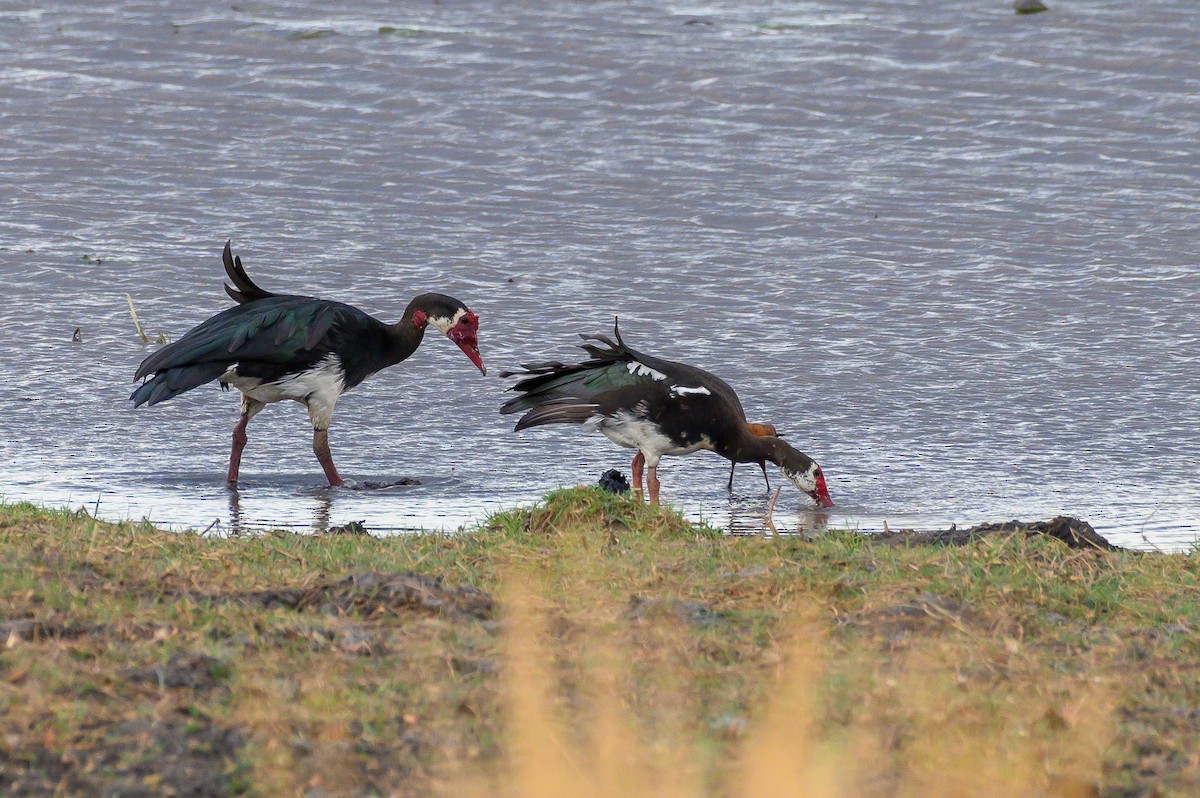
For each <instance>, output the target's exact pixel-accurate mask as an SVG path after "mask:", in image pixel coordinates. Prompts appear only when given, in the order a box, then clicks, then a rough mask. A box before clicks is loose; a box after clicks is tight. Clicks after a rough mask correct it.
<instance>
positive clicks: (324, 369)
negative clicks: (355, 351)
mask: <svg viewBox="0 0 1200 798" xmlns="http://www.w3.org/2000/svg"><path fill="white" fill-rule="evenodd" d="M219 379H220V381H221V382H223V383H226V384H227V385H232V386H233V387H234V388H237V389H238V390H239V391H241V392H242V394H243V397H244V398H243V400H242V410H243V412H247V411H248V412H249V414H250V415H251V416H253V415H254V414H255V413H257V412H258V411H259V410H261V409H262V405H268V404H271V403H272V402H280V401H283V400H284V399H292V400H294V401H297V402H303V403H304V404H305V405H307V406H308V417H309V418H310V419H312V425H313V429H316V430H322V429H329V421H330V419H332V418H333V408H334V405H336V404H337V400H338V397H339V396H341V395H342V394H343V393H344V392H345V390H346V372H345V370H344V369H343V368H342V361H341V360H340V359H339V358H338V356H337V355H334V354H329V355H326V356H325V359H324V360H322V361H321V362H320V363H318V364H317V365H316V366H314V367H313V368H311V369H309V370H308V371H304V372H301V373H299V374H292V375H290V376H288V377H284V378H283V379H282V380H279V381H278V382H263V381H262V380H260V379H258V378H257V377H243V376H241V375H240V374H238V373H237V365H236V364H235V365H233V366H230V367H229V368H228V369H227V370H226V371H225V373H224V374H222V375H221V376H220V377H219ZM247 400H249V401H247Z"/></svg>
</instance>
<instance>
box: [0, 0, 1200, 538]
mask: <svg viewBox="0 0 1200 798" xmlns="http://www.w3.org/2000/svg"><path fill="white" fill-rule="evenodd" d="M1051 6H1052V7H1051V9H1050V11H1049V12H1047V13H1044V14H1038V15H1035V16H1018V15H1016V14H1014V13H1013V11H1012V8H1011V4H1009V3H1006V2H995V3H982V4H974V5H971V6H967V5H964V4H956V3H945V4H937V3H927V2H915V0H890V1H889V2H886V3H884V2H870V1H869V2H865V3H858V4H854V7H853V10H849V7H843V6H839V5H836V4H835V5H834V6H830V5H828V4H815V3H795V4H776V3H756V2H750V3H747V2H736V3H734V2H727V3H722V2H712V3H665V4H645V3H626V2H620V3H607V2H588V3H571V2H567V3H556V4H542V3H522V2H517V3H503V4H480V3H466V4H420V5H416V6H412V5H397V4H395V3H385V2H369V1H367V2H363V1H361V0H356V2H353V3H349V2H323V3H308V4H305V3H298V2H248V3H236V4H233V5H232V6H230V4H227V3H224V4H207V5H206V6H197V4H193V3H182V2H166V3H148V2H123V3H112V2H97V3H91V4H86V5H85V4H78V3H67V2H57V3H56V2H39V3H32V2H17V3H10V4H6V5H5V6H4V8H3V9H0V33H3V35H2V36H0V113H2V114H3V117H2V118H3V130H4V135H3V136H0V175H2V176H3V179H2V180H0V198H2V199H3V208H4V211H3V214H0V269H2V276H3V286H4V292H3V297H2V298H0V321H2V322H3V335H2V336H0V375H2V377H0V413H2V416H3V419H4V425H3V433H2V435H0V456H2V457H3V461H4V467H3V469H2V470H0V493H2V494H3V495H4V496H5V497H7V498H9V499H30V500H34V501H41V502H48V503H52V504H65V505H87V506H89V507H91V508H94V509H97V510H98V512H99V513H100V515H101V516H104V517H109V518H124V517H134V518H140V517H143V516H145V517H149V518H150V519H151V520H152V521H155V522H157V523H160V524H164V525H168V526H173V527H189V526H190V527H198V528H205V527H208V526H209V525H210V524H213V523H214V522H216V524H217V526H216V528H217V529H222V530H232V529H251V528H262V527H268V526H280V527H288V528H294V529H300V530H304V529H313V528H315V529H323V528H325V527H326V526H328V525H330V524H341V523H345V522H346V521H349V520H360V519H361V520H364V521H365V522H366V526H367V528H368V529H372V530H376V531H388V530H404V529H413V528H439V529H456V528H458V527H460V526H470V525H471V524H473V523H475V522H476V521H478V520H479V519H480V518H481V517H483V516H484V515H485V514H486V513H487V512H489V511H492V510H495V509H498V508H503V507H511V506H515V505H518V504H521V503H524V502H529V501H532V500H533V499H535V498H536V497H538V496H540V495H541V494H543V493H544V492H545V491H547V490H549V489H551V488H554V487H556V486H558V485H564V484H575V483H579V482H592V481H594V480H596V479H597V478H598V477H599V476H600V474H601V473H603V472H604V471H605V470H606V469H608V468H610V467H618V468H622V469H623V470H626V471H627V470H628V457H627V456H626V453H625V452H624V450H619V449H616V448H615V447H614V446H612V445H611V444H609V443H608V442H607V441H606V440H605V439H603V438H602V437H600V436H591V437H588V436H585V435H583V434H580V433H579V432H578V431H577V430H571V429H564V428H560V429H543V430H534V431H529V432H525V433H522V434H520V435H515V434H513V433H512V432H511V425H512V419H508V418H502V417H501V416H499V415H498V414H497V413H496V408H497V407H498V405H499V404H500V402H501V400H502V393H501V392H502V390H503V388H504V387H505V384H504V382H502V381H501V380H500V379H498V378H497V377H495V376H494V374H495V373H496V372H498V371H500V370H502V369H503V368H506V367H511V366H513V365H514V364H515V363H517V362H520V361H526V360H530V359H545V358H548V357H554V358H560V359H561V358H568V357H572V356H573V352H572V349H571V347H572V345H573V342H574V340H575V334H576V333H580V332H583V333H591V332H603V331H606V330H607V329H608V328H610V327H611V321H612V317H613V316H614V315H615V314H620V316H621V319H622V327H623V330H624V332H625V335H626V338H627V340H628V341H629V342H630V343H631V344H632V345H633V346H635V347H639V348H642V349H644V350H646V351H649V352H652V353H655V354H658V355H662V356H666V357H671V358H675V359H681V360H686V361H688V362H691V363H694V364H697V365H700V366H704V367H707V368H710V369H711V370H713V371H715V372H717V373H719V374H720V375H721V376H723V377H724V378H725V379H727V380H728V381H729V382H730V383H731V384H733V385H734V386H735V387H736V388H737V389H738V390H739V392H740V394H741V396H742V399H743V401H744V404H745V405H746V407H747V410H748V412H749V414H750V416H751V418H752V420H757V421H766V422H772V423H774V424H775V425H776V426H777V427H779V429H781V430H782V431H784V432H785V434H786V435H787V436H788V439H789V440H790V441H791V442H793V443H794V444H796V445H798V446H799V447H800V448H801V449H803V450H804V451H806V452H808V453H809V454H811V455H812V456H814V457H815V458H817V459H818V460H819V461H820V462H821V463H822V465H823V466H824V468H825V470H826V473H827V475H828V477H829V487H830V491H831V493H832V495H833V497H834V500H835V501H836V502H837V507H836V508H835V510H834V511H833V512H832V513H831V514H830V515H829V516H828V518H816V517H814V516H813V514H812V513H811V512H810V511H809V510H808V509H806V508H807V505H806V503H805V502H804V500H803V499H802V497H801V496H800V495H799V494H798V493H797V492H796V491H795V490H792V489H790V488H788V489H785V492H784V494H783V496H782V498H781V500H780V503H779V505H778V507H777V508H776V524H777V526H779V527H781V528H793V529H794V528H797V527H798V526H810V525H812V524H814V523H822V522H824V523H828V524H831V525H850V526H853V527H858V528H862V529H865V530H872V529H880V528H882V526H883V524H884V522H885V521H886V522H887V523H888V524H889V525H890V527H891V528H897V527H901V526H912V527H917V528H927V529H928V528H938V527H943V526H945V525H947V524H949V523H951V522H957V523H960V524H973V523H977V522H981V521H996V520H1006V519H1008V518H1012V517H1021V518H1024V519H1027V520H1036V519H1042V518H1049V517H1051V516H1054V515H1058V514H1069V515H1073V516H1078V517H1080V518H1084V519H1087V520H1088V521H1090V522H1091V523H1092V524H1093V525H1094V526H1095V527H1096V529H1097V530H1098V531H1099V532H1100V533H1102V534H1104V535H1106V536H1107V537H1109V538H1110V539H1111V540H1113V541H1114V542H1117V543H1121V544H1125V545H1138V546H1146V545H1147V543H1146V542H1145V541H1144V540H1143V538H1142V534H1143V533H1144V535H1145V536H1146V538H1148V539H1149V541H1152V542H1153V543H1155V544H1157V545H1159V546H1162V547H1164V548H1171V549H1182V548H1186V547H1188V546H1189V545H1190V544H1191V543H1192V542H1193V541H1195V540H1196V539H1197V535H1198V534H1200V532H1198V530H1200V526H1198V523H1197V522H1198V520H1200V519H1198V513H1197V500H1198V499H1200V491H1198V490H1197V479H1196V477H1197V474H1196V460H1197V454H1198V451H1200V443H1198V440H1197V430H1196V421H1197V418H1198V416H1200V413H1198V411H1200V398H1198V397H1200V375H1198V368H1197V313H1198V310H1197V308H1198V306H1200V301H1198V300H1200V276H1198V275H1197V249H1198V244H1197V242H1200V206H1198V204H1197V201H1198V197H1200V157H1197V152H1196V149H1197V141H1200V105H1198V103H1197V98H1198V97H1200V67H1198V66H1197V61H1196V57H1195V43H1196V41H1198V40H1200V16H1197V15H1196V14H1195V8H1194V5H1193V4H1191V3H1187V2H1183V0H1177V1H1175V2H1170V1H1165V2H1154V3H1147V4H1130V3H1128V2H1115V1H1109V2H1104V1H1100V2H1093V3H1087V4H1071V3H1052V4H1051ZM226 238H232V239H233V240H234V244H235V247H236V249H237V251H238V252H240V253H241V255H242V257H243V259H244V260H245V262H246V264H247V268H248V269H249V271H250V274H251V275H252V276H253V277H255V279H257V280H259V281H260V282H261V283H262V284H263V285H264V286H265V287H267V288H268V289H271V290H275V291H280V292H301V293H315V294H319V295H322V296H329V297H332V298H337V299H342V300H345V301H349V302H352V303H355V304H358V305H360V306H361V307H363V308H365V309H367V310H368V311H370V312H373V313H376V314H378V315H380V316H382V317H385V318H389V319H393V318H395V317H396V316H398V314H399V313H400V312H401V310H402V309H403V307H404V305H405V304H406V303H407V301H408V299H409V298H410V297H411V296H412V295H414V294H415V293H418V292H419V291H423V290H429V289H436V290H442V291H445V292H448V293H451V294H454V295H456V296H458V297H460V298H462V299H464V300H465V301H467V302H468V303H469V304H470V305H471V306H472V307H473V308H474V309H475V310H476V311H477V312H478V313H479V314H480V316H481V317H482V326H481V333H480V343H481V346H482V348H483V351H484V356H485V358H486V360H487V362H488V365H489V367H490V368H491V370H492V373H493V376H489V377H487V378H483V377H480V375H479V374H478V373H477V372H475V370H474V369H473V368H471V365H470V364H469V363H468V362H467V361H466V360H465V359H464V358H463V357H462V356H461V354H460V353H458V351H457V350H456V349H455V348H454V347H453V346H451V345H450V344H449V343H448V342H446V341H440V340H432V339H431V340H429V341H427V343H426V344H425V346H423V347H422V349H421V350H420V351H419V352H418V353H417V355H416V356H415V357H414V358H413V359H411V360H410V361H409V362H406V363H404V364H402V365H401V366H399V367H397V368H395V369H392V370H390V371H387V372H384V373H382V374H379V375H377V376H375V377H373V378H372V379H370V380H369V381H368V382H367V383H365V384H364V385H363V386H361V388H360V389H359V390H357V391H355V392H354V393H351V394H349V395H347V396H346V397H344V398H343V400H342V402H341V403H340V405H339V408H338V413H337V415H336V416H335V419H334V426H333V430H332V436H331V439H332V442H333V447H334V454H335V457H336V458H337V460H338V463H339V466H340V468H341V469H342V471H343V472H344V473H345V474H347V475H348V476H350V477H352V478H355V479H360V480H363V479H377V480H381V481H391V480H396V479H400V478H403V477H416V478H417V479H419V480H421V481H422V483H423V484H421V485H419V486H410V487H397V488H393V489H387V490H375V491H362V492H349V491H333V492H331V491H328V490H324V489H322V488H321V487H320V485H321V481H322V480H321V478H320V469H319V467H318V466H317V464H316V462H315V460H314V458H313V457H312V455H311V453H310V451H309V432H308V430H307V423H306V417H305V414H304V412H303V410H302V408H300V407H299V406H298V405H291V406H286V407H284V406H275V407H272V408H270V409H269V410H268V411H267V412H264V413H263V414H262V415H261V416H259V417H258V418H257V419H255V421H254V423H253V424H252V425H251V428H250V444H249V446H248V448H247V450H246V455H245V459H244V461H243V476H244V485H243V488H242V490H241V491H240V493H239V494H238V495H237V496H236V497H231V496H230V495H229V494H228V493H227V492H226V490H225V489H224V487H223V485H222V481H221V479H222V474H223V472H224V467H225V464H226V458H227V454H228V445H229V434H230V431H231V427H232V424H233V422H234V420H235V415H236V398H235V397H234V396H232V395H228V394H226V395H223V394H221V393H220V392H219V391H218V390H217V389H215V388H212V387H209V388H207V389H201V390H197V391H195V392H193V393H191V394H189V395H187V396H185V397H182V398H180V399H177V400H175V401H172V402H169V403H167V404H165V405H162V406H159V407H156V408H153V409H151V410H149V411H146V410H140V411H137V412H134V411H133V410H132V409H131V408H130V407H129V406H128V403H127V402H126V397H127V395H128V393H129V391H130V389H131V387H132V386H131V385H130V382H129V381H130V377H131V375H132V374H133V371H134V370H135V368H136V366H137V364H138V362H139V361H140V360H141V359H142V358H143V357H145V356H146V355H147V354H148V353H149V352H150V351H152V348H153V346H152V345H145V344H143V343H142V342H141V341H140V340H139V339H138V338H137V337H136V336H135V335H134V333H133V329H132V324H131V322H130V319H129V314H128V310H127V307H126V300H125V294H126V293H129V294H130V295H131V296H132V297H133V299H134V301H135V302H136V303H137V308H138V312H139V314H140V317H141V319H142V321H143V323H144V325H145V327H146V329H147V331H148V332H149V333H150V334H152V335H157V334H159V333H164V334H166V335H168V336H171V337H177V336H179V335H180V334H182V333H183V332H184V331H186V330H187V329H188V328H189V327H190V326H192V325H193V324H195V323H197V322H199V321H201V320H202V319H203V318H205V317H206V316H208V315H210V314H212V313H214V312H216V311H218V310H220V309H222V308H223V307H225V306H226V305H227V304H228V301H227V300H226V299H225V298H224V295H223V293H222V291H221V287H220V286H221V279H222V273H221V269H220V259H219V254H220V248H221V246H222V244H223V243H224V241H225V239H226ZM76 328H79V329H80V334H81V337H82V341H81V342H74V341H72V333H73V332H74V331H75V329H76ZM725 475H726V465H725V463H724V462H723V461H721V460H720V459H719V458H716V457H714V456H712V455H706V454H696V455H693V456H691V457H687V458H678V459H674V460H671V461H669V462H668V463H667V464H666V465H665V467H664V468H663V470H662V477H663V484H664V488H663V490H664V496H665V497H666V499H667V500H668V501H670V502H671V503H672V504H674V505H676V506H678V507H680V508H682V509H683V510H684V511H685V512H686V513H688V514H689V515H690V516H692V517H694V518H700V517H703V518H705V519H709V520H712V521H714V522H716V523H719V524H723V525H726V526H730V527H732V528H735V529H741V530H755V529H757V528H759V527H760V526H761V524H760V521H759V518H760V515H761V513H762V511H763V510H764V508H765V506H766V502H767V499H768V494H767V493H766V491H765V490H764V489H763V487H762V485H761V477H760V476H758V475H757V474H756V473H755V472H754V470H753V468H752V467H742V468H741V469H739V473H738V477H737V481H736V485H735V491H734V493H733V495H732V496H731V495H729V494H728V493H726V491H725V488H724V485H725ZM772 478H773V479H774V480H776V481H779V479H780V477H779V476H778V474H777V472H775V473H774V474H773V477H772Z"/></svg>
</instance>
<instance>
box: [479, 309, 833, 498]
mask: <svg viewBox="0 0 1200 798" xmlns="http://www.w3.org/2000/svg"><path fill="white" fill-rule="evenodd" d="M613 335H614V337H615V339H616V340H615V341H614V340H612V339H610V338H608V337H606V336H603V335H595V336H581V337H582V338H583V339H584V341H596V342H597V343H584V344H583V345H582V347H583V349H584V351H585V352H587V353H588V355H590V356H591V357H590V359H589V360H585V361H583V362H582V363H576V364H574V365H564V364H562V363H532V364H528V365H523V366H522V368H523V369H524V370H523V371H519V372H505V373H503V374H501V376H502V377H513V376H516V377H521V378H522V379H521V380H520V381H519V382H517V383H516V384H515V385H513V386H512V387H511V388H510V389H509V390H511V391H516V392H517V393H518V394H519V395H518V396H516V397H514V398H513V399H510V400H509V401H508V402H506V403H505V404H504V405H503V406H502V407H501V408H500V412H501V413H505V414H508V413H521V412H523V413H525V415H523V416H522V417H521V419H520V420H519V421H518V422H517V425H516V429H517V430H522V429H525V428H526V427H538V426H541V425H543V424H582V425H583V426H584V428H585V429H588V430H599V431H600V432H602V433H604V435H605V436H606V437H607V438H608V439H609V440H611V441H612V442H613V443H616V444H618V445H620V446H624V447H627V448H630V449H636V450H637V454H636V455H634V458H633V468H632V470H633V484H634V489H635V490H636V491H637V493H638V495H639V496H640V495H641V493H642V469H643V467H645V468H646V469H647V474H646V485H647V487H648V488H649V492H650V501H651V503H653V504H657V503H658V497H659V481H658V474H657V470H658V461H659V459H660V458H661V457H662V456H663V455H684V454H691V453H692V452H695V451H699V450H700V449H708V450H710V451H713V452H716V453H717V454H719V455H721V456H722V457H725V458H727V459H729V460H731V461H732V462H734V463H765V462H766V461H768V460H769V461H770V462H772V463H775V464H776V465H778V466H779V468H780V469H781V470H782V471H783V475H784V476H785V477H787V478H788V479H789V480H790V481H791V482H792V483H793V484H794V485H795V486H796V487H798V488H799V489H800V490H802V491H803V492H804V493H806V494H808V495H809V496H810V497H811V498H812V499H813V501H815V502H816V503H817V504H818V505H820V506H821V507H832V506H833V501H832V500H831V499H830V498H829V490H828V488H826V486H825V475H824V474H823V473H822V472H821V467H820V466H819V465H817V464H816V462H814V461H813V459H812V458H810V457H809V456H808V455H806V454H804V453H803V452H801V451H798V450H797V449H795V448H793V447H792V446H790V445H789V444H787V443H785V442H784V441H783V440H781V439H780V438H778V437H775V436H771V435H754V434H753V433H752V432H751V430H750V428H749V426H748V425H747V423H746V414H745V412H744V411H743V410H742V404H741V402H740V401H738V398H737V394H736V393H734V391H733V389H732V388H730V387H729V385H728V384H726V382H725V381H724V380H722V379H721V378H720V377H717V376H716V375H714V374H710V373H709V372H707V371H704V370H702V369H698V368H695V367H694V366H687V365H684V364H683V363H674V362H672V361H670V360H662V359H660V358H656V357H651V356H650V355H645V354H642V353H641V352H638V351H636V350H634V349H630V348H629V347H628V346H626V345H625V342H624V341H623V340H622V339H621V331H620V329H619V327H618V326H617V325H616V324H614V325H613Z"/></svg>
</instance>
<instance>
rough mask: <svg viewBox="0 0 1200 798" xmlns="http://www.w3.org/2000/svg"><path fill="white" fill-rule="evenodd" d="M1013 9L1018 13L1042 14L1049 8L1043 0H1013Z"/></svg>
mask: <svg viewBox="0 0 1200 798" xmlns="http://www.w3.org/2000/svg"><path fill="white" fill-rule="evenodd" d="M1013 10H1014V11H1016V12H1017V13H1018V14H1040V13H1041V12H1043V11H1047V10H1049V9H1048V8H1047V7H1046V4H1045V3H1043V2H1042V0H1013Z"/></svg>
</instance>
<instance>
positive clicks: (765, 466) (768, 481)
mask: <svg viewBox="0 0 1200 798" xmlns="http://www.w3.org/2000/svg"><path fill="white" fill-rule="evenodd" d="M758 467H759V468H761V469H762V471H763V479H765V480H766V481H767V491H768V492H769V491H770V490H771V478H770V477H768V476H767V463H766V461H765V460H764V461H762V462H760V463H759V464H758ZM729 478H730V479H733V476H732V475H730V477H729Z"/></svg>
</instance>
